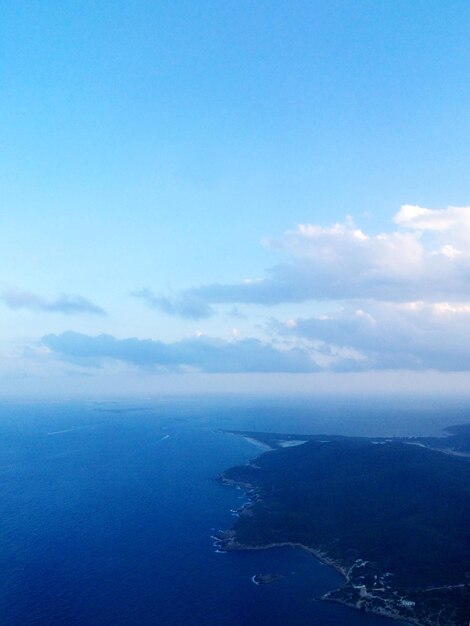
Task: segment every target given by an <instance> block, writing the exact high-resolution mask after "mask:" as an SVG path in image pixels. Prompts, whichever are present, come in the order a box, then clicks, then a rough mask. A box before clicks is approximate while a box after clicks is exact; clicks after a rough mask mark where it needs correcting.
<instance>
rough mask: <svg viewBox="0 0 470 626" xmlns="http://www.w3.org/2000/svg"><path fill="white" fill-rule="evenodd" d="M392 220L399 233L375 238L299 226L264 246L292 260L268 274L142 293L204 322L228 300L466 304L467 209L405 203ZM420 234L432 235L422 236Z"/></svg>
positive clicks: (469, 282) (347, 225)
mask: <svg viewBox="0 0 470 626" xmlns="http://www.w3.org/2000/svg"><path fill="white" fill-rule="evenodd" d="M394 221H395V223H396V225H397V228H396V229H394V230H391V231H390V232H383V233H379V234H368V233H365V232H363V231H362V230H361V229H359V228H357V227H356V226H355V224H354V223H353V221H352V220H351V219H350V218H347V219H346V220H345V222H344V223H341V224H340V223H336V224H333V225H332V226H329V227H322V226H319V225H316V224H301V225H299V226H298V227H297V228H296V229H295V230H292V231H288V232H286V233H285V235H284V237H282V238H281V239H280V240H270V241H269V242H268V244H269V246H270V247H271V248H272V249H273V251H281V252H283V253H287V255H288V257H289V258H288V260H287V261H285V262H283V263H280V264H278V265H275V266H273V267H272V268H270V269H269V270H267V272H266V277H265V278H264V279H260V280H256V281H240V282H239V283H232V284H220V283H216V284H211V285H205V286H202V287H197V288H191V289H187V290H185V291H183V292H180V293H178V294H176V295H172V296H169V297H165V296H154V295H153V294H150V292H148V291H147V292H143V293H145V299H146V300H147V302H148V304H150V305H151V306H154V307H157V308H159V309H160V310H162V311H165V312H166V313H169V314H173V315H181V316H183V317H193V318H197V317H208V316H210V315H212V314H214V312H215V309H214V307H215V306H216V305H218V304H227V303H229V304H261V305H266V306H274V305H278V304H282V303H299V302H307V301H313V300H348V299H359V298H361V299H368V300H370V299H373V300H376V301H387V302H408V301H411V300H423V301H433V300H434V301H436V300H443V301H454V300H465V299H467V298H468V297H469V287H470V207H449V208H448V209H444V210H431V209H425V208H421V207H416V206H411V205H405V206H403V207H402V208H401V209H400V211H399V212H398V213H397V214H396V216H395V218H394ZM423 231H427V233H428V235H429V234H431V235H433V237H431V239H429V237H423ZM436 238H437V241H436ZM143 293H140V294H139V295H141V296H143ZM149 295H150V298H149Z"/></svg>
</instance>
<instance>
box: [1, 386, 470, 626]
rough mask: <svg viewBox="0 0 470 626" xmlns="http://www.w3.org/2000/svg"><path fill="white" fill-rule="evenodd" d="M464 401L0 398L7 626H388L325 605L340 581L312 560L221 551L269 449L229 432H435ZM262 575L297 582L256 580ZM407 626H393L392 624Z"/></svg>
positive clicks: (281, 552) (457, 419) (460, 414)
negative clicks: (227, 472) (246, 479)
mask: <svg viewBox="0 0 470 626" xmlns="http://www.w3.org/2000/svg"><path fill="white" fill-rule="evenodd" d="M465 421H469V420H468V419H467V409H466V408H465V406H462V405H460V404H458V403H455V405H453V406H448V407H440V408H439V406H438V405H436V404H435V403H428V404H427V405H426V404H423V403H411V402H410V401H403V403H402V405H400V404H395V405H394V407H391V406H388V407H381V406H378V405H377V403H375V404H374V403H367V402H361V401H357V400H356V401H354V402H351V401H346V400H338V401H336V402H332V401H331V400H328V401H326V400H325V401H320V400H317V401H315V402H312V401H311V400H310V401H307V400H305V399H292V400H289V401H287V400H267V399H264V400H263V399H261V400H260V399H253V398H251V399H250V398H244V399H240V398H230V397H225V398H223V397H220V398H206V399H204V398H202V399H201V398H199V399H185V400H171V399H167V400H160V401H158V402H149V401H148V402H135V403H131V402H129V401H127V402H125V403H124V402H123V403H55V404H53V403H49V404H48V403H43V404H37V403H36V404H33V403H22V404H14V403H7V402H4V403H2V404H0V572H1V577H0V624H1V626H12V625H15V626H29V625H47V626H55V625H59V624H60V625H62V624H63V625H67V626H75V625H82V624H83V625H100V626H104V625H108V624H110V625H114V626H118V625H139V626H147V625H154V624H155V625H162V624H163V625H166V624H168V625H175V626H176V625H178V626H179V625H199V624H201V625H204V626H220V625H224V624H227V625H232V624H233V625H245V624H246V625H253V626H256V625H264V624H274V625H279V626H281V625H282V626H285V625H289V624H292V625H306V624H309V625H317V626H385V624H387V623H390V624H392V623H393V622H389V621H388V620H385V619H383V618H379V617H373V616H367V615H363V614H361V613H359V612H356V611H353V610H350V609H347V608H345V607H342V606H339V605H334V604H329V603H325V602H321V601H315V600H314V598H315V597H318V596H320V595H321V594H323V593H325V592H326V591H327V590H329V589H332V588H334V587H335V586H337V585H338V584H340V583H341V578H340V577H339V576H338V574H337V573H335V572H334V571H332V570H331V569H329V568H327V567H325V566H324V565H321V564H320V563H318V562H317V561H316V560H315V559H314V558H313V557H311V556H310V555H309V554H307V553H305V552H303V551H302V550H295V549H290V548H283V549H275V550H265V551H258V552H239V553H230V554H220V553H217V552H216V551H215V549H214V547H213V545H212V539H211V534H212V533H213V531H214V530H215V529H222V528H228V527H230V526H231V524H232V522H233V518H232V516H231V514H230V510H231V509H233V508H237V507H239V506H240V505H241V504H242V502H243V497H244V496H243V492H241V491H238V490H236V489H233V488H229V487H224V486H222V485H220V484H218V483H216V482H215V481H214V480H213V479H214V477H215V476H216V475H217V474H218V473H219V472H221V471H222V470H223V469H225V468H227V467H229V466H231V465H234V464H239V463H244V462H246V461H248V460H249V459H250V458H253V457H254V456H256V455H257V454H258V453H259V451H258V450H257V449H256V448H255V447H254V446H253V445H251V444H249V443H248V442H246V441H244V440H243V439H241V438H238V437H235V436H232V435H227V434H224V433H222V432H220V430H219V429H220V428H241V429H248V428H249V429H258V430H270V431H276V432H279V431H283V432H312V433H313V432H329V433H343V434H370V435H381V434H383V435H392V434H435V433H438V432H439V429H440V427H442V426H443V425H449V424H454V423H462V422H465ZM257 572H275V573H283V574H289V576H287V577H286V578H284V579H283V580H281V581H278V582H276V583H273V584H272V585H266V586H256V585H254V584H253V583H252V582H251V576H252V575H253V574H255V573H257ZM394 623H396V622H394Z"/></svg>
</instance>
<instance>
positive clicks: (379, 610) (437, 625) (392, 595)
mask: <svg viewBox="0 0 470 626" xmlns="http://www.w3.org/2000/svg"><path fill="white" fill-rule="evenodd" d="M217 480H218V482H220V483H222V484H224V485H227V486H231V487H237V488H239V489H243V490H245V491H246V495H247V498H248V500H247V502H246V503H245V504H244V505H243V506H242V507H241V508H240V509H238V510H237V511H235V513H236V514H237V515H238V516H252V515H253V512H252V507H253V505H254V504H255V503H256V502H259V501H260V500H261V496H260V493H259V490H258V489H257V488H256V486H255V485H253V484H251V483H244V482H239V481H236V480H233V479H229V478H226V477H225V476H223V475H220V476H219V477H218V478H217ZM214 539H215V543H214V545H215V547H216V548H217V550H218V551H220V552H231V551H236V550H269V549H271V548H283V547H291V548H300V549H302V550H305V551H306V552H308V553H309V554H311V555H312V556H313V557H315V558H316V559H317V560H318V561H320V562H321V563H323V564H324V565H327V566H328V567H331V568H332V569H334V570H335V571H337V572H338V573H339V574H341V576H342V577H343V578H344V581H345V582H344V585H343V586H342V587H340V588H338V589H336V590H332V591H330V592H327V593H326V594H324V595H323V596H321V598H318V599H320V600H323V601H326V602H335V603H338V604H343V605H344V606H347V607H349V608H353V609H356V610H362V611H365V612H366V613H371V614H374V615H378V616H380V617H385V618H389V619H393V620H395V621H399V622H402V623H403V624H408V625H410V626H442V623H441V622H440V621H439V620H438V619H437V620H433V619H432V618H423V619H421V618H418V617H417V616H416V615H413V613H412V606H411V604H413V603H411V602H408V604H407V601H406V600H403V599H402V598H401V596H400V595H399V593H398V591H397V590H394V589H393V588H392V587H389V588H388V589H387V590H386V594H385V595H384V594H383V593H382V596H381V597H380V596H374V595H372V594H371V593H370V592H368V591H367V589H366V587H365V585H357V584H355V580H354V577H353V576H352V573H353V572H354V570H355V568H356V567H357V566H358V565H357V562H356V563H352V564H350V565H348V566H346V565H345V564H344V563H340V562H339V561H338V560H335V559H333V558H332V557H330V556H329V555H328V554H327V553H326V552H325V551H323V550H321V549H319V548H314V547H312V546H308V545H305V544H303V543H298V542H292V541H280V542H273V543H266V544H259V545H256V544H254V545H252V544H247V543H243V542H241V541H239V539H238V538H237V534H236V531H235V530H234V529H229V530H223V531H219V532H218V534H217V536H215V537H214ZM358 561H360V560H358ZM362 563H366V562H363V561H361V562H360V566H361V565H362ZM375 576H377V575H375ZM384 591H385V590H384ZM400 602H404V603H405V604H404V605H403V607H400ZM400 608H402V610H400ZM446 626H453V624H450V623H449V624H448V625H446Z"/></svg>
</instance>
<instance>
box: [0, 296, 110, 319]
mask: <svg viewBox="0 0 470 626" xmlns="http://www.w3.org/2000/svg"><path fill="white" fill-rule="evenodd" d="M0 300H1V301H2V302H3V303H4V304H5V305H6V306H7V307H8V308H10V309H13V310H14V311H17V310H19V309H26V310H29V311H41V312H43V313H63V314H65V315H79V314H82V313H90V314H93V315H106V313H105V311H104V309H102V308H101V307H99V306H98V305H96V304H94V303H93V302H91V301H90V300H88V299H87V298H84V297H83V296H78V295H74V294H68V295H67V294H62V295H60V296H58V297H57V298H55V299H54V300H46V299H45V298H43V297H41V296H38V295H37V294H35V293H31V292H30V291H18V290H9V291H4V292H3V293H2V294H0Z"/></svg>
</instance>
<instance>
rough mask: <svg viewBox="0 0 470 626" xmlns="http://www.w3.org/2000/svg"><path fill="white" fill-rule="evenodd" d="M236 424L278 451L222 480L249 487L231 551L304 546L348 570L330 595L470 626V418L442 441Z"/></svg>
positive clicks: (374, 609)
mask: <svg viewBox="0 0 470 626" xmlns="http://www.w3.org/2000/svg"><path fill="white" fill-rule="evenodd" d="M226 432H231V433H232V434H235V435H240V436H243V437H246V438H249V439H250V440H252V441H255V442H257V443H258V444H259V445H260V446H263V447H264V448H265V449H266V450H269V451H268V452H265V453H263V454H262V455H261V456H259V457H258V458H256V459H255V460H254V461H252V462H250V463H249V464H247V465H244V466H239V467H233V468H231V469H228V470H227V471H225V472H224V473H223V474H222V475H221V476H220V477H219V480H220V481H221V482H222V483H224V484H226V485H236V486H239V487H241V488H243V489H245V490H247V492H248V496H249V501H248V503H247V504H246V505H245V506H244V507H243V508H242V509H241V510H240V511H239V516H238V519H237V521H236V523H235V524H234V526H233V528H232V529H230V530H227V531H221V532H220V533H219V535H218V547H219V549H221V550H225V551H229V550H247V549H263V548H269V547H274V546H284V545H292V546H298V547H302V548H305V549H307V550H309V551H310V552H311V553H312V554H314V555H315V556H316V557H317V558H318V559H320V560H321V561H323V562H324V563H327V564H329V565H330V566H332V567H334V568H336V569H337V570H338V571H339V572H341V574H342V575H343V576H344V579H345V582H344V585H343V586H342V587H341V588H339V589H336V590H333V591H330V592H329V593H327V594H326V595H325V596H323V599H324V600H328V601H332V602H340V603H343V604H346V605H348V606H352V607H355V608H357V609H361V610H364V611H368V612H371V613H376V614H379V615H384V616H387V617H392V618H395V619H400V620H403V621H406V622H408V623H410V624H415V625H416V626H468V625H469V620H470V424H469V425H464V426H456V427H453V428H450V429H448V430H447V433H446V436H445V437H442V438H437V437H435V438H433V437H427V438H423V437H419V438H416V437H413V438H393V439H385V438H365V437H340V436H326V435H321V436H318V435H315V436H311V435H284V434H275V433H259V432H258V433H253V432H245V431H226Z"/></svg>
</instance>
